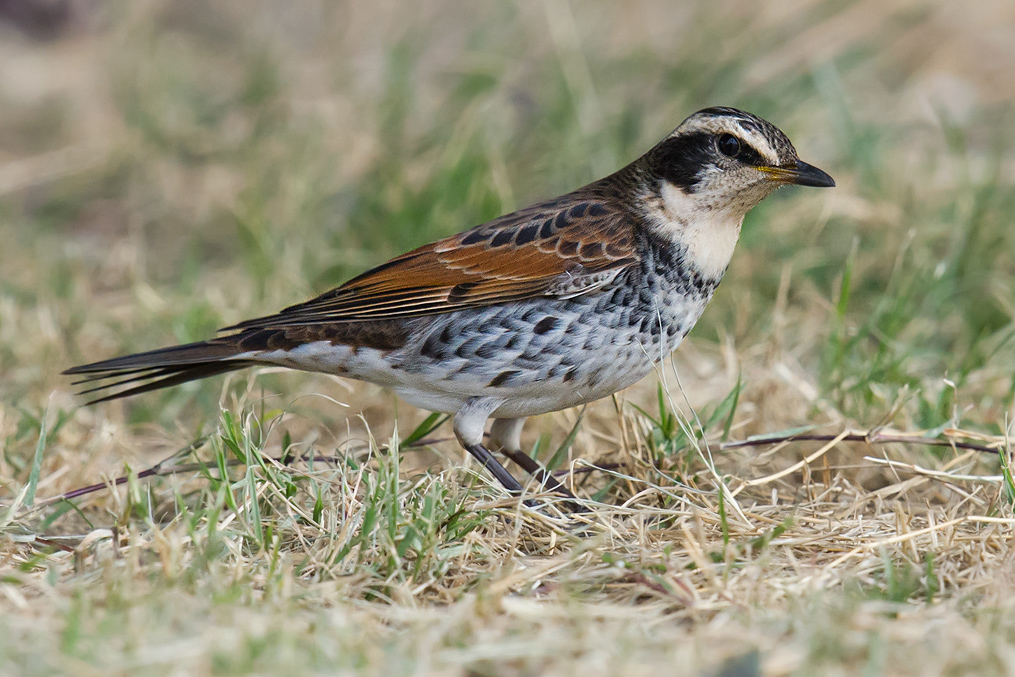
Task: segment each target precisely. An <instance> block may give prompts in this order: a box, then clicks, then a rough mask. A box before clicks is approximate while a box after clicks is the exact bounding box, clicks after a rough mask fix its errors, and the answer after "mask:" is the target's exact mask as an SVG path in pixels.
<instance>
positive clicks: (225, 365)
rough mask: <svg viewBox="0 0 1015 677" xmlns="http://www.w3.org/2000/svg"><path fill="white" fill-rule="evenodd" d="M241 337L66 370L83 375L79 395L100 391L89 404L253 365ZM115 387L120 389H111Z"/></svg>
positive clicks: (183, 346) (68, 373)
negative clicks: (96, 397)
mask: <svg viewBox="0 0 1015 677" xmlns="http://www.w3.org/2000/svg"><path fill="white" fill-rule="evenodd" d="M238 338H240V337H228V336H227V337H222V338H218V339H213V340H211V341H201V342H199V343H188V344H186V345H181V346H172V347H170V348H160V349H159V350H150V351H148V352H145V353H136V354H134V355H124V356H123V357H115V358H113V359H111V360H103V361H102V362H93V363H91V364H84V365H81V366H79V367H73V368H71V369H68V370H67V371H65V372H63V373H64V374H67V375H71V376H82V377H83V378H81V379H80V380H78V381H75V382H74V385H81V386H84V387H85V389H84V390H82V391H81V392H80V393H79V394H81V395H84V394H88V393H100V394H101V396H100V397H99V398H98V399H95V400H92V401H90V402H89V403H88V404H95V403H97V402H105V401H107V400H115V399H118V398H121V397H129V396H131V395H137V394H138V393H145V392H148V391H150V390H158V389H159V388H166V387H169V386H174V385H177V384H179V383H186V382H187V381H194V380H197V379H201V378H207V377H209V376H215V375H217V374H224V373H226V372H228V371H233V370H235V369H243V368H245V367H250V366H253V365H254V364H256V363H257V362H256V361H255V360H251V359H244V358H243V357H240V356H241V355H244V354H249V353H248V352H247V351H245V350H244V349H243V348H241V347H240V341H239V340H236V339H238ZM102 381H106V383H101V382H102ZM113 389H119V390H115V392H110V391H111V390H113Z"/></svg>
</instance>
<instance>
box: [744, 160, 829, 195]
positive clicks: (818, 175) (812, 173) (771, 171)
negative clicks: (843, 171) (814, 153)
mask: <svg viewBox="0 0 1015 677" xmlns="http://www.w3.org/2000/svg"><path fill="white" fill-rule="evenodd" d="M758 169H760V170H761V171H763V172H765V173H766V174H768V177H769V178H770V179H772V180H773V181H778V182H780V183H792V184H793V185H796V186H814V187H815V188H832V187H833V186H835V179H833V178H832V177H831V176H829V175H828V174H826V173H825V172H823V171H821V170H820V169H818V168H817V167H815V166H814V165H809V164H807V163H806V162H802V161H800V160H797V163H796V166H795V167H758Z"/></svg>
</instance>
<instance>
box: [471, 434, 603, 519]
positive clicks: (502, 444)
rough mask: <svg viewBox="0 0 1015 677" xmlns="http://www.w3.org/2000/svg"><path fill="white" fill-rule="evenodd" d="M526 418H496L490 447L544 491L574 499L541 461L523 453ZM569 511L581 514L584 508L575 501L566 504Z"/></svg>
mask: <svg viewBox="0 0 1015 677" xmlns="http://www.w3.org/2000/svg"><path fill="white" fill-rule="evenodd" d="M523 425H525V419H524V418H495V419H494V420H493V425H491V426H490V446H491V447H493V448H494V449H496V450H497V451H499V452H500V453H502V454H504V455H505V456H507V457H508V458H509V459H511V461H512V462H514V463H515V464H516V465H518V466H519V467H521V468H522V469H523V470H525V472H527V473H529V474H530V475H532V476H533V477H534V478H536V481H537V482H539V483H540V484H541V485H542V487H543V489H544V490H546V491H549V492H552V493H555V494H558V495H560V496H564V497H565V498H570V499H574V498H575V495H574V494H572V493H571V491H570V490H569V489H568V488H567V487H565V486H564V485H563V484H561V483H560V482H559V481H558V480H557V478H556V477H554V476H553V475H551V474H550V473H549V471H547V470H546V468H544V467H543V466H542V465H540V464H539V461H537V460H536V459H534V458H532V457H531V456H529V455H528V454H526V453H525V452H524V451H522V440H521V434H522V426H523ZM565 505H566V506H567V508H568V510H571V511H572V512H580V511H582V510H583V508H582V507H581V506H580V505H579V504H577V503H575V502H574V501H567V502H566V503H565Z"/></svg>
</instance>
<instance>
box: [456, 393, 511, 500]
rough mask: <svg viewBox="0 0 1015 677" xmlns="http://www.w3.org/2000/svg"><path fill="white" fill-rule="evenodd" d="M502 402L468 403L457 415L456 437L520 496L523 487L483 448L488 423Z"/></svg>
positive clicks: (487, 399) (482, 399) (480, 399)
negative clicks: (484, 432)
mask: <svg viewBox="0 0 1015 677" xmlns="http://www.w3.org/2000/svg"><path fill="white" fill-rule="evenodd" d="M502 402H503V400H498V399H494V398H490V397H476V398H473V399H471V400H469V401H468V402H466V403H465V406H463V407H462V408H461V409H459V410H458V413H456V414H455V419H454V429H455V437H457V438H458V442H459V443H460V444H461V445H462V446H463V447H465V450H466V451H467V452H469V453H470V454H472V457H473V458H475V459H476V460H477V461H479V464H480V465H481V466H483V467H484V468H486V469H487V470H489V471H490V474H491V475H493V476H494V477H495V478H496V479H497V481H498V482H500V483H501V486H503V487H504V488H505V489H507V490H508V491H510V492H511V493H513V494H520V493H521V492H522V485H521V484H520V483H519V482H518V480H516V479H515V478H514V476H513V475H512V474H511V473H509V472H508V471H507V468H505V467H504V466H502V465H501V464H500V463H499V462H498V461H497V459H495V458H494V457H493V454H491V453H490V450H489V449H487V448H486V447H484V446H483V429H484V428H485V427H486V421H487V419H488V418H490V414H492V413H493V411H494V410H495V409H496V408H497V407H499V406H500V405H501V403H502Z"/></svg>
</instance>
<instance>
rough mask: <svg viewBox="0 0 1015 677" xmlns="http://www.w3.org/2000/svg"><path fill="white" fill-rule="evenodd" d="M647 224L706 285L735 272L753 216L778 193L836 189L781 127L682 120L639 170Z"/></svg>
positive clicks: (711, 114) (721, 115) (717, 111)
mask: <svg viewBox="0 0 1015 677" xmlns="http://www.w3.org/2000/svg"><path fill="white" fill-rule="evenodd" d="M634 167H635V168H636V171H637V175H638V177H639V179H638V181H639V183H640V186H641V191H640V197H641V199H642V201H641V202H640V205H641V209H642V211H643V214H644V217H645V221H646V223H647V224H648V225H649V226H650V228H652V229H653V230H654V231H655V232H657V233H658V234H660V235H661V236H663V237H664V238H666V239H668V240H670V241H672V242H674V243H676V244H678V245H679V246H681V247H683V248H684V250H685V251H686V254H685V259H686V260H687V261H688V262H689V263H690V264H691V265H693V266H695V267H696V268H697V269H698V271H699V272H700V273H701V274H702V275H704V276H705V277H706V278H710V279H719V278H721V277H722V275H723V273H724V272H725V271H726V267H727V266H728V265H729V262H730V257H731V256H732V255H733V249H734V247H735V246H736V243H737V239H738V238H739V236H740V225H741V224H742V223H743V220H744V216H745V215H746V214H747V212H748V211H750V209H751V208H752V207H754V206H755V205H757V204H758V203H759V202H761V201H762V200H763V199H765V197H766V196H768V195H770V194H771V193H772V192H773V191H775V190H776V189H777V188H779V187H781V186H785V185H790V184H795V185H798V186H818V187H830V186H834V185H835V181H833V180H832V177H830V176H829V175H828V174H826V173H825V172H823V171H821V170H820V169H818V168H817V167H813V166H811V165H809V164H807V163H806V162H803V161H802V160H801V159H800V158H799V157H797V153H796V149H795V148H793V144H792V143H790V140H789V139H788V138H786V135H785V134H783V133H782V132H781V131H780V130H779V129H778V128H777V127H776V126H775V125H773V124H771V123H770V122H766V121H765V120H762V119H761V118H759V117H757V116H755V115H751V114H750V113H745V112H743V111H740V110H737V109H735V108H706V109H704V110H700V111H698V112H697V113H695V114H694V115H691V116H690V117H689V118H687V119H686V120H684V121H683V122H682V123H681V124H680V126H679V127H677V128H676V129H675V130H674V131H673V133H672V134H670V135H669V136H668V137H666V138H665V139H663V140H662V141H660V142H659V143H658V144H657V145H656V146H655V147H654V148H652V150H650V151H649V152H648V153H647V154H646V155H645V156H643V157H642V158H641V159H640V160H639V161H638V162H636V163H635V164H634Z"/></svg>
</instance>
